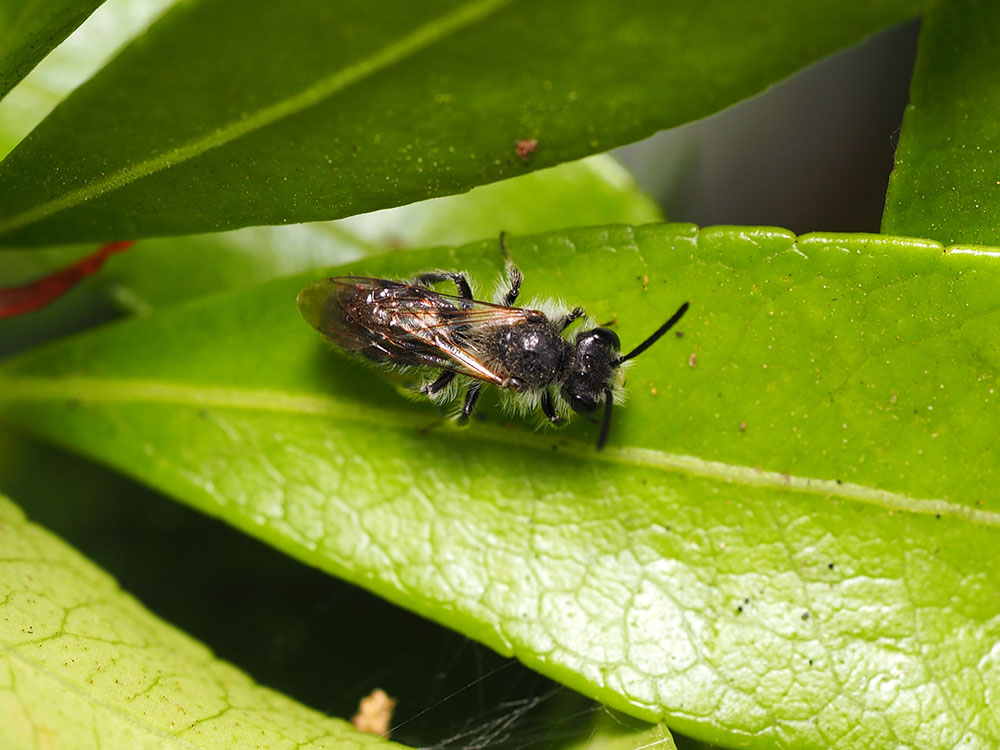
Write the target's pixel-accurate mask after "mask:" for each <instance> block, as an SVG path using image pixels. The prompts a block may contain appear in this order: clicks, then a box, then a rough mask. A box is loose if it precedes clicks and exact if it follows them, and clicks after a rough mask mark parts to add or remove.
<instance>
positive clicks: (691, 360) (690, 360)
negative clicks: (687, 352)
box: [688, 352, 698, 367]
mask: <svg viewBox="0 0 1000 750" xmlns="http://www.w3.org/2000/svg"><path fill="white" fill-rule="evenodd" d="M697 364H698V355H697V354H696V353H694V352H692V353H691V356H690V357H688V367H694V366H695V365H697Z"/></svg>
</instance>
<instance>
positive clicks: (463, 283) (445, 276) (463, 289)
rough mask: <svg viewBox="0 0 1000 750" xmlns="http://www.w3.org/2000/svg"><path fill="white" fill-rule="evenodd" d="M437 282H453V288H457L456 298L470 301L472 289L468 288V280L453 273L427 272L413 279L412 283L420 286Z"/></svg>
mask: <svg viewBox="0 0 1000 750" xmlns="http://www.w3.org/2000/svg"><path fill="white" fill-rule="evenodd" d="M439 281H453V282H455V286H456V287H458V296H459V297H461V298H462V299H472V287H470V286H469V280H468V279H467V278H465V276H463V275H462V274H460V273H457V272H455V271H428V272H427V273H422V274H420V275H419V276H417V278H416V279H414V283H416V284H420V285H421V286H427V285H428V284H437V283H438V282H439Z"/></svg>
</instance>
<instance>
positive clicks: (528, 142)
mask: <svg viewBox="0 0 1000 750" xmlns="http://www.w3.org/2000/svg"><path fill="white" fill-rule="evenodd" d="M537 148H538V141H536V140H535V139H534V138H527V139H523V140H520V141H518V142H517V155H518V157H519V158H520V159H521V160H522V161H528V157H529V156H531V155H532V154H533V153H534V152H535V149H537Z"/></svg>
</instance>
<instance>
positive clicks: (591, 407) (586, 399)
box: [567, 395, 597, 414]
mask: <svg viewBox="0 0 1000 750" xmlns="http://www.w3.org/2000/svg"><path fill="white" fill-rule="evenodd" d="M567 400H568V401H569V405H570V408H572V409H573V411H575V412H576V413H577V414H593V413H594V412H595V411H597V400H596V399H594V398H591V397H590V396H587V395H583V396H581V395H572V396H570V397H569V398H568V399H567Z"/></svg>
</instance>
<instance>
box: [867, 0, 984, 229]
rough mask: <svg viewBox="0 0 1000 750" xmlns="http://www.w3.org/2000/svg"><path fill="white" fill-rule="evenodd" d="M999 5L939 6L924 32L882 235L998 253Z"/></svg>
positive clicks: (964, 2) (966, 1) (967, 1)
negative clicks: (993, 249) (980, 247)
mask: <svg viewBox="0 0 1000 750" xmlns="http://www.w3.org/2000/svg"><path fill="white" fill-rule="evenodd" d="M998 34H1000V4H998V3H996V2H993V0H949V1H948V2H936V3H933V4H932V7H931V10H930V12H928V14H927V16H926V17H925V18H924V21H923V25H922V26H921V30H920V48H919V53H918V55H917V64H916V68H915V70H914V72H913V83H912V86H911V90H910V106H909V107H908V108H907V111H906V116H905V118H904V119H903V129H902V135H901V137H900V141H899V148H898V149H897V151H896V167H895V171H894V172H893V174H892V177H891V179H890V182H889V192H888V195H887V197H886V208H885V214H884V215H883V217H882V229H883V231H885V232H890V233H894V234H907V235H912V236H915V237H932V238H934V239H936V240H938V241H940V242H943V243H945V244H962V245H977V244H978V245H1000V179H998V175H1000V88H998V87H997V85H996V82H997V80H998V79H1000V56H998V55H997V46H996V39H997V35H998Z"/></svg>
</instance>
